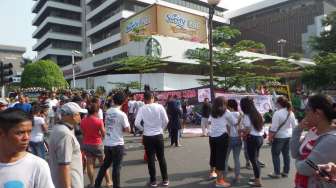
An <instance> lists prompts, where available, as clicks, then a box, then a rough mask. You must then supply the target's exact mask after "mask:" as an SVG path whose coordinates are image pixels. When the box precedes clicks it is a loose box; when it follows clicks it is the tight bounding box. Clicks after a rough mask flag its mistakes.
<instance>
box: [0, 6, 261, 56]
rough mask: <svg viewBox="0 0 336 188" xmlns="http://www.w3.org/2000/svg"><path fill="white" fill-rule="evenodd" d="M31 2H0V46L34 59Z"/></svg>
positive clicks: (233, 7)
mask: <svg viewBox="0 0 336 188" xmlns="http://www.w3.org/2000/svg"><path fill="white" fill-rule="evenodd" d="M260 1H262V0H222V2H221V5H222V6H223V7H225V8H227V9H229V10H233V9H237V8H241V7H244V6H248V5H250V4H253V3H256V2H260ZM35 2H36V1H33V0H0V24H1V27H0V44H2V45H14V46H22V47H26V50H27V51H26V53H25V54H24V55H23V56H24V57H29V58H34V57H35V56H36V52H33V51H32V46H33V45H34V44H35V43H36V40H35V39H33V38H32V33H33V32H34V31H35V27H33V26H32V24H31V22H32V20H33V19H34V17H35V14H33V13H31V8H32V7H33V5H34V3H35Z"/></svg>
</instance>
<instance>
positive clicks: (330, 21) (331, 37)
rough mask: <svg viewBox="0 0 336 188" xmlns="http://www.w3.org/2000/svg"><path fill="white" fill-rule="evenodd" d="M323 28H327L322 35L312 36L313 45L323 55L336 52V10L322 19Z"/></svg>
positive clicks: (311, 42)
mask: <svg viewBox="0 0 336 188" xmlns="http://www.w3.org/2000/svg"><path fill="white" fill-rule="evenodd" d="M322 28H325V30H324V31H323V32H321V34H320V36H318V37H312V38H311V40H310V45H311V47H312V48H313V49H314V50H316V51H318V52H319V53H320V55H322V56H323V55H326V53H336V45H335V41H336V11H335V12H332V13H331V14H329V15H328V16H327V17H326V18H325V19H323V20H322Z"/></svg>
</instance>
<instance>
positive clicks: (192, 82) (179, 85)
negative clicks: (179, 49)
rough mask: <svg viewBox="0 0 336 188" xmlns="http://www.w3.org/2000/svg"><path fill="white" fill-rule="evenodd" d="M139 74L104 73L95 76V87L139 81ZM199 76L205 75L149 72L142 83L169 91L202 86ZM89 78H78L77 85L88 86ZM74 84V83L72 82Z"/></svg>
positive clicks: (110, 87) (109, 88)
mask: <svg viewBox="0 0 336 188" xmlns="http://www.w3.org/2000/svg"><path fill="white" fill-rule="evenodd" d="M139 78H140V75H139V74H118V75H104V76H98V77H95V78H94V88H95V89H96V88H97V87H99V86H103V87H104V88H105V89H106V91H110V90H112V89H113V88H116V86H117V85H116V84H111V83H118V82H119V83H129V82H132V81H139ZM199 78H205V76H197V75H182V74H168V73H149V74H144V75H143V76H142V84H148V85H150V87H151V88H152V89H153V90H159V91H167V90H179V89H187V88H193V87H199V86H201V85H200V84H199V83H198V80H197V79H199ZM86 82H87V79H78V80H76V87H78V88H84V89H90V88H86ZM71 84H72V83H71Z"/></svg>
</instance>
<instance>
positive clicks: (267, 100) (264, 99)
mask: <svg viewBox="0 0 336 188" xmlns="http://www.w3.org/2000/svg"><path fill="white" fill-rule="evenodd" d="M215 96H216V97H219V96H223V97H225V99H226V100H228V99H234V100H236V101H237V102H238V106H239V103H240V100H241V99H242V98H244V97H247V96H249V97H252V98H253V101H254V105H255V106H256V108H257V110H258V111H259V112H260V113H261V114H264V113H266V112H268V111H269V110H271V109H273V102H272V95H248V94H246V95H240V94H232V93H215Z"/></svg>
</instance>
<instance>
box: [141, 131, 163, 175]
mask: <svg viewBox="0 0 336 188" xmlns="http://www.w3.org/2000/svg"><path fill="white" fill-rule="evenodd" d="M143 140H144V145H145V148H146V154H147V157H148V171H149V176H150V182H155V181H156V170H155V155H156V157H157V159H158V161H159V165H160V171H161V176H162V180H163V181H168V172H167V163H166V159H165V155H164V142H163V135H162V134H159V135H155V136H143Z"/></svg>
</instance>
